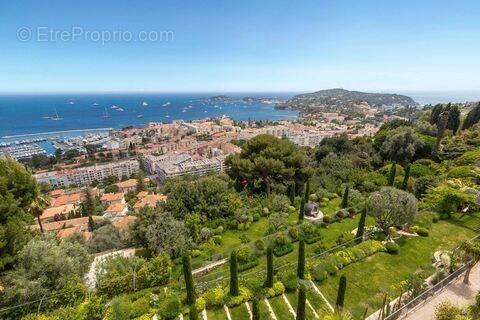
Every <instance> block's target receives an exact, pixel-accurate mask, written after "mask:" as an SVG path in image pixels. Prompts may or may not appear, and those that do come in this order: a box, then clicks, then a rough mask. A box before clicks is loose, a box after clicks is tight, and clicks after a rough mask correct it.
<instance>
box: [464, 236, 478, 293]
mask: <svg viewBox="0 0 480 320" xmlns="http://www.w3.org/2000/svg"><path fill="white" fill-rule="evenodd" d="M460 252H461V254H462V258H463V260H464V262H465V263H469V267H468V269H467V271H466V272H465V277H464V278H463V283H465V284H470V273H471V271H472V269H473V267H474V266H475V265H476V264H477V263H478V262H479V261H480V243H478V242H473V241H464V242H462V244H461V245H460Z"/></svg>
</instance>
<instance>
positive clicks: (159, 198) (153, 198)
mask: <svg viewBox="0 0 480 320" xmlns="http://www.w3.org/2000/svg"><path fill="white" fill-rule="evenodd" d="M164 201H167V196H166V195H163V194H149V195H146V196H145V197H143V198H141V199H139V200H138V201H137V202H136V203H135V205H134V206H133V207H134V208H135V209H140V208H144V207H146V206H148V207H150V208H155V207H156V206H157V202H164Z"/></svg>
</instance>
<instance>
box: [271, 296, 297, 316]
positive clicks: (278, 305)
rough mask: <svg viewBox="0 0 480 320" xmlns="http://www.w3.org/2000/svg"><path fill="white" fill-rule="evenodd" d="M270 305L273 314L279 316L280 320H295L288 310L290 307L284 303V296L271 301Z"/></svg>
mask: <svg viewBox="0 0 480 320" xmlns="http://www.w3.org/2000/svg"><path fill="white" fill-rule="evenodd" d="M269 302H270V305H271V306H272V309H273V312H275V315H276V316H277V319H278V320H293V319H294V318H293V316H292V314H291V313H290V311H289V310H288V306H287V305H286V304H285V301H283V298H282V296H279V297H275V298H272V299H270V300H269Z"/></svg>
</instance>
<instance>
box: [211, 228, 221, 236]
mask: <svg viewBox="0 0 480 320" xmlns="http://www.w3.org/2000/svg"><path fill="white" fill-rule="evenodd" d="M213 233H214V234H215V235H217V236H218V235H220V234H222V233H223V226H218V227H216V228H215V229H214V230H213Z"/></svg>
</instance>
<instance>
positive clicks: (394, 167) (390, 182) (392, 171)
mask: <svg viewBox="0 0 480 320" xmlns="http://www.w3.org/2000/svg"><path fill="white" fill-rule="evenodd" d="M396 174H397V164H396V163H395V162H394V163H392V166H391V167H390V173H389V174H388V185H389V186H391V187H393V184H394V183H395V175H396Z"/></svg>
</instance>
